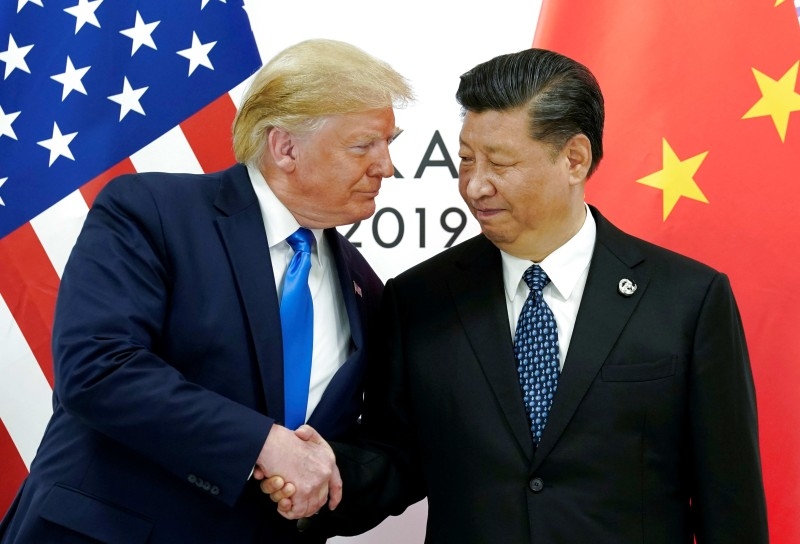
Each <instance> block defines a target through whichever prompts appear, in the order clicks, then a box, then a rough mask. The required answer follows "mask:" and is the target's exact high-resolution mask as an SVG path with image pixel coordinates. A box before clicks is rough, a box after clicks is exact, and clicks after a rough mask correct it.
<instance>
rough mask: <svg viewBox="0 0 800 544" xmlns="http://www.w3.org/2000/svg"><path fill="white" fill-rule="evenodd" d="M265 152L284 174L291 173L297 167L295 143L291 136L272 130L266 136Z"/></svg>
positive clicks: (281, 131) (278, 130)
mask: <svg viewBox="0 0 800 544" xmlns="http://www.w3.org/2000/svg"><path fill="white" fill-rule="evenodd" d="M267 151H268V152H269V154H270V156H271V157H272V160H273V162H274V163H275V165H276V166H277V167H278V168H280V169H281V170H283V171H284V172H287V173H289V172H292V171H293V170H294V169H295V168H296V166H297V141H296V138H295V136H294V135H293V134H291V133H290V132H286V131H285V130H283V129H280V128H273V129H272V130H270V131H269V135H268V136H267Z"/></svg>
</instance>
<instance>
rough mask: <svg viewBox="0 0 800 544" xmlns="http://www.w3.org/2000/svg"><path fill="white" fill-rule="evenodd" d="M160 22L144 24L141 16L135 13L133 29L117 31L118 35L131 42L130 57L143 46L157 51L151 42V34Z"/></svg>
mask: <svg viewBox="0 0 800 544" xmlns="http://www.w3.org/2000/svg"><path fill="white" fill-rule="evenodd" d="M160 22H161V21H154V22H152V23H145V22H144V19H142V16H141V14H140V13H139V12H138V11H137V12H136V23H134V25H133V28H126V29H125V30H120V31H119V33H120V34H122V35H123V36H127V37H128V38H130V39H131V40H133V43H132V44H131V56H133V54H134V53H136V51H138V50H139V48H140V47H141V46H143V45H146V46H147V47H149V48H151V49H155V50H158V48H157V47H156V44H155V42H154V41H153V36H152V34H153V31H154V30H155V29H156V27H157V26H158V23H160Z"/></svg>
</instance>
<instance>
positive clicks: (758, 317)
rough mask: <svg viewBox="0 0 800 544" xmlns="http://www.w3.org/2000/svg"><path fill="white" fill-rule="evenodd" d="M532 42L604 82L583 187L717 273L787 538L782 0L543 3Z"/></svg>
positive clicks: (797, 457)
mask: <svg viewBox="0 0 800 544" xmlns="http://www.w3.org/2000/svg"><path fill="white" fill-rule="evenodd" d="M534 46H535V47H543V48H546V49H552V50H555V51H558V52H560V53H562V54H565V55H567V56H569V57H572V58H574V59H576V60H578V61H580V62H582V63H583V64H585V65H586V66H588V67H589V68H590V69H591V70H592V72H593V73H594V74H595V76H596V77H597V78H598V80H599V82H600V86H601V88H602V90H603V94H604V96H605V99H606V129H605V137H604V142H605V158H604V159H603V162H602V163H601V164H600V167H599V170H598V171H597V173H596V174H595V175H594V176H593V177H592V178H591V179H590V180H589V182H588V183H587V197H586V198H587V200H588V201H589V202H591V203H592V204H595V205H597V206H598V207H599V208H600V210H601V211H602V212H603V213H605V214H606V215H607V216H608V217H609V218H610V219H611V220H612V221H613V222H614V223H616V224H617V225H618V226H619V227H621V228H622V229H624V230H627V231H628V232H630V233H632V234H635V235H638V236H640V237H642V238H645V239H648V240H650V241H652V242H655V243H657V244H659V245H662V246H666V247H669V248H671V249H673V250H675V251H678V252H680V253H683V254H685V255H688V256H690V257H694V258H696V259H698V260H701V261H703V262H706V263H708V264H710V265H711V266H713V267H715V268H717V269H718V270H720V271H722V272H725V273H727V274H728V275H729V276H730V278H731V282H732V284H733V289H734V292H735V294H736V297H737V301H738V303H739V309H740V311H741V313H742V319H743V321H744V326H745V331H746V335H747V340H748V345H749V349H750V357H751V363H752V366H753V373H754V378H755V382H756V393H757V400H758V410H759V421H760V440H761V452H762V462H763V471H764V483H765V487H766V494H767V508H768V514H769V522H770V535H771V541H772V542H773V543H776V544H794V543H797V542H800V515H798V506H800V486H798V485H797V482H798V481H800V174H799V173H800V94H799V93H798V90H797V89H798V65H800V25H798V19H797V13H796V12H795V7H794V6H793V5H792V2H791V0H777V1H776V0H737V1H736V2H732V1H717V0H707V1H702V2H698V1H697V0H672V1H669V2H665V1H662V2H628V1H623V0H593V1H591V2H585V1H583V0H544V2H543V5H542V10H541V14H540V16H539V21H538V26H537V29H536V35H535V38H534ZM741 500H742V501H747V500H748V497H742V498H741Z"/></svg>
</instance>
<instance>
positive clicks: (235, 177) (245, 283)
mask: <svg viewBox="0 0 800 544" xmlns="http://www.w3.org/2000/svg"><path fill="white" fill-rule="evenodd" d="M214 204H215V206H216V207H217V209H219V210H220V211H221V212H222V213H223V215H220V216H219V217H218V218H217V228H218V230H219V233H220V237H221V239H222V243H223V244H224V245H225V248H226V250H227V252H228V258H229V259H230V262H231V267H232V268H233V275H234V278H235V281H236V283H237V286H238V288H239V292H240V296H241V298H242V301H243V304H244V309H245V313H246V314H247V321H248V323H249V325H250V330H251V332H252V335H253V343H254V349H255V353H256V359H257V360H258V366H259V370H260V373H261V383H262V388H263V390H264V397H265V399H266V403H267V413H268V414H269V415H270V417H273V418H275V419H277V420H279V421H283V417H284V406H283V340H282V338H281V328H280V313H279V310H278V308H279V303H278V294H277V291H276V289H275V277H274V275H273V274H272V263H271V261H270V256H269V243H268V241H267V236H266V233H265V232H264V221H263V218H262V217H261V209H260V208H259V206H258V199H257V198H256V195H255V192H254V191H253V188H252V186H251V184H250V178H249V176H248V175H247V170H246V169H245V167H244V166H241V165H237V166H235V167H233V168H231V169H230V170H228V171H227V172H225V173H224V174H223V179H222V183H221V185H220V192H219V194H218V196H217V199H216V201H215V203H214Z"/></svg>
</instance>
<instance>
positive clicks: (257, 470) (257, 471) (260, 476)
mask: <svg viewBox="0 0 800 544" xmlns="http://www.w3.org/2000/svg"><path fill="white" fill-rule="evenodd" d="M266 476H267V475H266V474H265V473H264V471H263V470H261V469H260V468H259V467H258V466H256V468H254V469H253V478H255V479H256V480H263V479H264V478H265V477H266Z"/></svg>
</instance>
